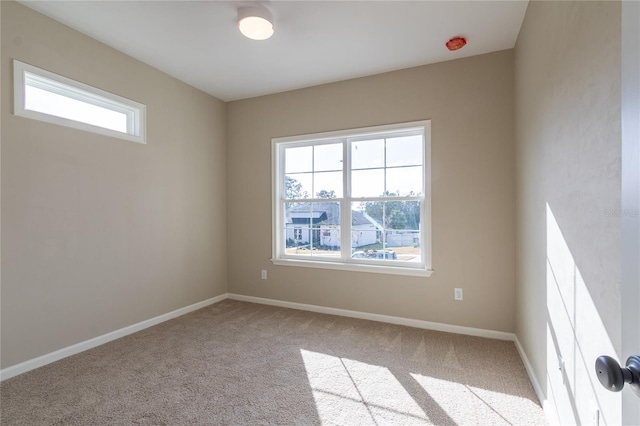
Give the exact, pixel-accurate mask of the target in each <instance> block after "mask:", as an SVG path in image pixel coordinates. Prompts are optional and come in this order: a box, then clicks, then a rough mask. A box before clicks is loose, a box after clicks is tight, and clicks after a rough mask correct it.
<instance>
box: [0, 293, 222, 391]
mask: <svg viewBox="0 0 640 426" xmlns="http://www.w3.org/2000/svg"><path fill="white" fill-rule="evenodd" d="M226 298H227V294H226V293H224V294H221V295H220V296H216V297H212V298H211V299H207V300H203V301H202V302H198V303H194V304H193V305H189V306H185V307H184V308H180V309H176V310H175V311H171V312H168V313H166V314H162V315H158V316H157V317H153V318H151V319H148V320H145V321H141V322H139V323H137V324H133V325H130V326H127V327H124V328H121V329H119V330H115V331H112V332H110V333H107V334H103V335H102V336H98V337H94V338H93V339H89V340H85V341H84V342H80V343H76V344H75V345H71V346H67V347H66V348H62V349H59V350H57V351H55V352H51V353H48V354H46V355H42V356H39V357H37V358H33V359H30V360H28V361H24V362H21V363H20V364H16V365H12V366H11V367H7V368H4V369H2V370H0V381H3V380H7V379H10V378H12V377H15V376H17V375H19V374H22V373H26V372H27V371H31V370H35V369H36V368H38V367H42V366H44V365H47V364H50V363H52V362H55V361H58V360H60V359H62V358H66V357H68V356H71V355H75V354H77V353H80V352H84V351H86V350H88V349H92V348H95V347H96V346H100V345H103V344H105V343H107V342H110V341H112V340H116V339H119V338H121V337H124V336H127V335H129V334H133V333H135V332H138V331H141V330H144V329H145V328H149V327H152V326H154V325H157V324H160V323H161V322H165V321H168V320H170V319H173V318H176V317H179V316H181V315H184V314H188V313H189V312H193V311H196V310H198V309H201V308H204V307H205V306H209V305H212V304H214V303H218V302H220V301H222V300H225V299H226Z"/></svg>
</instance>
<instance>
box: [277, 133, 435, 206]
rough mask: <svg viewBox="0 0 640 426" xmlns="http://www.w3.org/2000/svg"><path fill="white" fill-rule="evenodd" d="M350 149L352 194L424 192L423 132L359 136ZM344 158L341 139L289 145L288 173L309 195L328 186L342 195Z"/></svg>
mask: <svg viewBox="0 0 640 426" xmlns="http://www.w3.org/2000/svg"><path fill="white" fill-rule="evenodd" d="M350 149H351V151H350V156H351V167H352V174H351V196H352V197H377V196H381V195H383V194H384V193H385V191H388V192H392V193H399V195H401V196H406V195H409V194H410V192H413V193H414V194H421V193H422V192H423V188H422V183H423V179H422V165H421V164H422V158H423V153H422V136H421V135H416V136H401V137H393V138H387V139H370V140H359V141H355V142H351V143H350ZM342 160H343V146H342V143H341V142H338V143H327V144H324V145H316V146H304V147H292V148H287V149H286V151H285V173H286V174H287V175H288V176H289V177H291V178H293V179H295V180H297V181H298V182H299V183H301V184H302V191H306V192H307V193H308V194H309V196H310V197H316V196H317V194H318V192H319V191H320V190H326V191H334V192H335V194H336V197H338V198H341V197H343V196H344V194H343V179H342Z"/></svg>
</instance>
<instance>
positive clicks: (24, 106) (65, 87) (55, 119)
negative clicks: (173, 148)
mask: <svg viewBox="0 0 640 426" xmlns="http://www.w3.org/2000/svg"><path fill="white" fill-rule="evenodd" d="M145 109H146V108H145V106H144V105H142V104H139V103H137V102H134V101H131V100H129V99H126V98H123V97H120V96H117V95H114V94H112V93H108V92H105V91H103V90H100V89H97V88H95V87H91V86H88V85H86V84H83V83H80V82H77V81H74V80H71V79H69V78H66V77H62V76H60V75H57V74H54V73H51V72H49V71H46V70H43V69H40V68H37V67H34V66H31V65H28V64H25V63H23V62H20V61H16V60H14V113H15V114H16V115H18V116H23V117H28V118H33V119H37V120H41V121H47V122H50V123H54V124H59V125H63V126H67V127H73V128H77V129H82V130H87V131H91V132H94V133H99V134H104V135H109V136H115V137H118V138H121V139H127V140H131V141H135V142H141V143H145Z"/></svg>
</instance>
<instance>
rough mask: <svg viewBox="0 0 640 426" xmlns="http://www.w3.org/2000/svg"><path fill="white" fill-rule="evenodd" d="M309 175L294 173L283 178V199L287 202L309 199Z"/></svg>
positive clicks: (310, 178)
mask: <svg viewBox="0 0 640 426" xmlns="http://www.w3.org/2000/svg"><path fill="white" fill-rule="evenodd" d="M312 176H313V175H312V174H311V173H294V174H290V175H286V176H285V177H284V197H285V198H286V199H287V200H291V199H296V198H309V197H311V192H312V191H311V180H312Z"/></svg>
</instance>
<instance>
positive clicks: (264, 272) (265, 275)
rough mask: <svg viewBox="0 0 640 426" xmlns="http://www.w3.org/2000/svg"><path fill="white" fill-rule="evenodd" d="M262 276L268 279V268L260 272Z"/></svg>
mask: <svg viewBox="0 0 640 426" xmlns="http://www.w3.org/2000/svg"><path fill="white" fill-rule="evenodd" d="M260 278H262V279H263V280H266V279H267V270H266V269H263V270H262V271H261V272H260Z"/></svg>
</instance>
